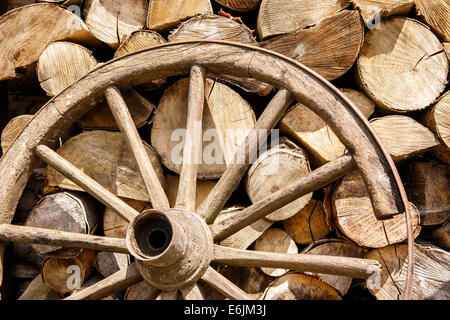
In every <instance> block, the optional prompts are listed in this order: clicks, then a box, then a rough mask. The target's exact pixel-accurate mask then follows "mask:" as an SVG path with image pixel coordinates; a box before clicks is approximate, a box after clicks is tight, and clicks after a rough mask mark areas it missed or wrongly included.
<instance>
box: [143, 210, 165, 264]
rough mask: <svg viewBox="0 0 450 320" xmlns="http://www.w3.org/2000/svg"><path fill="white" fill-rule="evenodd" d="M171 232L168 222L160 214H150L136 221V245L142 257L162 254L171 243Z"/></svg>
mask: <svg viewBox="0 0 450 320" xmlns="http://www.w3.org/2000/svg"><path fill="white" fill-rule="evenodd" d="M172 236H173V230H172V225H171V223H170V222H169V220H168V219H167V218H166V217H165V216H163V215H161V214H157V213H155V214H150V215H149V216H147V217H145V218H143V219H141V220H140V221H138V222H137V223H136V225H135V228H134V238H135V239H136V244H137V246H138V248H139V250H140V251H141V253H142V254H143V255H144V256H148V257H155V256H157V255H160V254H161V253H163V252H164V251H165V250H166V249H167V247H168V246H169V245H170V242H171V241H172Z"/></svg>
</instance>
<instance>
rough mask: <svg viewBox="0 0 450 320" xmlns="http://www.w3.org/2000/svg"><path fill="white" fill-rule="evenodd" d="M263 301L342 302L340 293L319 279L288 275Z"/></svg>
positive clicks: (281, 279)
mask: <svg viewBox="0 0 450 320" xmlns="http://www.w3.org/2000/svg"><path fill="white" fill-rule="evenodd" d="M262 299H263V300H342V297H341V295H340V294H339V292H338V291H337V290H336V289H334V288H333V287H332V286H330V285H328V284H327V283H326V282H324V281H322V280H320V279H319V278H317V277H314V276H309V275H306V274H301V273H288V274H286V275H284V276H282V277H281V278H278V279H277V280H275V281H274V282H273V283H272V284H271V285H270V286H269V287H268V288H267V290H266V291H265V292H264V294H263V296H262Z"/></svg>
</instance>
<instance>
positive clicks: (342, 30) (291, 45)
mask: <svg viewBox="0 0 450 320" xmlns="http://www.w3.org/2000/svg"><path fill="white" fill-rule="evenodd" d="M363 39H364V26H363V25H362V23H361V17H360V16H359V13H358V11H353V10H352V11H350V10H344V11H342V12H339V13H336V14H335V15H333V16H331V17H329V18H326V19H324V20H323V21H321V22H320V23H319V24H318V25H316V26H315V27H312V28H309V29H303V30H298V31H296V32H294V33H289V34H285V35H281V36H278V37H275V38H272V39H269V40H266V41H264V42H262V43H261V46H262V47H263V48H266V49H269V50H273V51H276V52H279V53H281V54H283V55H285V56H288V57H291V58H293V59H294V60H297V61H298V62H300V63H303V64H304V65H306V66H308V67H310V68H311V69H313V70H314V71H316V72H318V73H319V74H320V75H322V76H323V77H325V78H326V79H327V80H334V79H336V78H339V77H340V76H342V75H343V74H344V73H345V72H347V71H348V70H349V69H350V68H351V66H353V64H354V63H355V61H356V58H357V57H358V54H359V52H360V50H361V46H362V44H363Z"/></svg>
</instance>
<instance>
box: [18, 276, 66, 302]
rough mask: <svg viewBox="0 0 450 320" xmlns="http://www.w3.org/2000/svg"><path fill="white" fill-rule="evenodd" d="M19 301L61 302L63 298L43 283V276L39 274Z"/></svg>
mask: <svg viewBox="0 0 450 320" xmlns="http://www.w3.org/2000/svg"><path fill="white" fill-rule="evenodd" d="M19 300H61V297H60V295H59V294H58V293H57V292H56V291H55V290H53V289H52V288H50V287H49V286H47V285H46V284H45V283H44V282H43V281H42V275H41V274H39V275H38V276H37V277H36V278H34V279H33V281H31V282H30V284H29V285H28V287H27V288H26V289H25V291H24V292H23V294H22V295H21V296H20V297H19Z"/></svg>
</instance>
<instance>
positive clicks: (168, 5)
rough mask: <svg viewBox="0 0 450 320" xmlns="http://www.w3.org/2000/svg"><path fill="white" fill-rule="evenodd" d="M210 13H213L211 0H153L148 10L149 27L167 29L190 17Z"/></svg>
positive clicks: (158, 29)
mask: <svg viewBox="0 0 450 320" xmlns="http://www.w3.org/2000/svg"><path fill="white" fill-rule="evenodd" d="M208 13H213V9H212V6H211V1H210V0H172V1H167V0H152V1H150V7H149V10H148V17H147V28H148V29H150V30H156V31H167V30H169V29H171V28H174V27H176V26H177V25H178V24H179V23H180V22H182V21H184V20H186V19H188V18H191V17H194V16H196V15H200V14H208Z"/></svg>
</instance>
